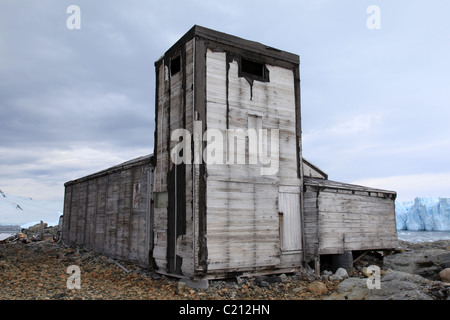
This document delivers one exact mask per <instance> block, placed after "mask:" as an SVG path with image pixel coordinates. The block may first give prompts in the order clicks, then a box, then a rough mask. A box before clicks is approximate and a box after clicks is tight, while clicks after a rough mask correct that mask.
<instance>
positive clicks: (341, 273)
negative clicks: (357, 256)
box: [334, 268, 348, 279]
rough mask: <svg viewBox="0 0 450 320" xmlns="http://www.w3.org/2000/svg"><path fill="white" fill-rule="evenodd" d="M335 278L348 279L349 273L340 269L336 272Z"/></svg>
mask: <svg viewBox="0 0 450 320" xmlns="http://www.w3.org/2000/svg"><path fill="white" fill-rule="evenodd" d="M334 275H335V276H337V277H340V278H342V279H347V278H348V273H347V270H345V269H344V268H339V269H337V270H336V272H335V273H334Z"/></svg>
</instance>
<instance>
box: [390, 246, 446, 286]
mask: <svg viewBox="0 0 450 320" xmlns="http://www.w3.org/2000/svg"><path fill="white" fill-rule="evenodd" d="M446 244H448V242H447V243H423V244H420V245H411V250H410V251H405V252H401V253H397V254H394V255H391V256H387V257H384V259H383V269H392V270H396V271H402V272H406V273H411V274H418V275H420V276H422V277H424V278H427V279H429V280H440V278H439V272H440V271H441V270H442V269H444V268H447V267H449V266H450V252H449V251H448V249H447V248H446Z"/></svg>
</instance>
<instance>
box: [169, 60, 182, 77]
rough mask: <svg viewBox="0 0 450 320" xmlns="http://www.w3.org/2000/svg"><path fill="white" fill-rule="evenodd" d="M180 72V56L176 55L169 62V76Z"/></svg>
mask: <svg viewBox="0 0 450 320" xmlns="http://www.w3.org/2000/svg"><path fill="white" fill-rule="evenodd" d="M180 70H181V56H180V55H178V56H176V57H174V58H172V59H171V60H170V75H171V76H173V75H174V74H177V73H178V72H180Z"/></svg>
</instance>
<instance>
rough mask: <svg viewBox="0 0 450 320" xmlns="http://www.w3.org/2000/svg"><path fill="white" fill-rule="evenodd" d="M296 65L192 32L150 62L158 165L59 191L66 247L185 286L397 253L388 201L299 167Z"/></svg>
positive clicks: (287, 56) (144, 163) (283, 56)
mask: <svg viewBox="0 0 450 320" xmlns="http://www.w3.org/2000/svg"><path fill="white" fill-rule="evenodd" d="M299 66H300V58H299V56H298V55H295V54H291V53H288V52H284V51H281V50H278V49H275V48H272V47H268V46H265V45H262V44H260V43H256V42H253V41H248V40H244V39H241V38H238V37H235V36H231V35H228V34H224V33H220V32H217V31H214V30H210V29H206V28H203V27H199V26H194V27H193V28H192V29H191V30H190V31H189V32H187V33H186V34H185V35H184V36H183V37H182V38H181V39H180V40H179V41H178V42H177V43H176V44H174V45H173V46H172V47H171V48H170V49H169V50H168V51H167V52H166V53H165V54H164V55H163V56H162V57H161V58H160V59H159V60H158V61H156V62H155V69H156V92H155V95H156V97H155V120H156V126H155V139H154V153H153V155H151V156H146V157H142V158H138V159H135V160H132V161H129V162H127V163H125V164H122V165H119V166H116V167H113V168H110V169H107V170H104V171H102V172H99V173H96V174H93V175H90V176H88V177H85V178H81V179H78V180H75V181H71V182H68V183H66V185H65V186H66V194H65V206H64V219H63V221H64V226H63V241H65V243H67V244H70V245H83V246H86V247H87V248H90V249H93V250H96V251H100V252H105V253H106V254H109V255H110V256H112V257H116V258H119V259H123V260H131V261H134V262H138V263H140V264H142V265H146V266H150V267H152V268H154V269H155V270H156V271H157V272H160V273H164V274H170V275H174V276H180V277H190V278H193V279H200V278H203V279H204V278H217V277H228V276H232V275H239V274H252V273H280V272H290V271H295V270H299V269H300V268H301V267H302V266H304V265H305V263H307V262H310V261H318V260H319V259H320V255H321V254H333V253H335V254H339V253H342V252H344V251H348V250H370V249H388V248H393V247H396V236H397V235H396V229H395V213H394V199H395V192H390V191H383V190H375V189H370V188H365V187H360V186H353V185H348V184H343V183H337V182H332V181H329V180H328V176H327V175H326V174H325V173H324V172H323V171H321V170H320V169H319V168H317V167H316V166H314V165H313V164H311V163H310V162H308V161H307V160H304V159H303V157H302V149H301V146H302V141H301V112H300V71H299ZM374 216H376V217H374Z"/></svg>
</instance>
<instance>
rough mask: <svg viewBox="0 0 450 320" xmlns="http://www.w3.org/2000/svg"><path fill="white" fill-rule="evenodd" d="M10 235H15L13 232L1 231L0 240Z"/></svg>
mask: <svg viewBox="0 0 450 320" xmlns="http://www.w3.org/2000/svg"><path fill="white" fill-rule="evenodd" d="M12 235H15V233H3V232H0V241H2V240H5V239H6V238H9V237H10V236H12Z"/></svg>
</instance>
